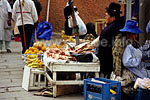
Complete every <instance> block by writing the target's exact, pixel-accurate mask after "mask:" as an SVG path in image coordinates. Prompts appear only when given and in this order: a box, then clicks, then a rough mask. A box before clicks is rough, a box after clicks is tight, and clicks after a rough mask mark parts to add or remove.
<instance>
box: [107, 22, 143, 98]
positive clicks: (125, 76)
mask: <svg viewBox="0 0 150 100" xmlns="http://www.w3.org/2000/svg"><path fill="white" fill-rule="evenodd" d="M120 32H121V33H120V34H118V35H117V36H116V39H115V42H114V46H113V48H112V55H113V72H112V74H111V78H110V79H112V80H116V81H120V82H121V86H122V91H123V92H122V99H121V100H133V99H131V97H132V96H131V94H132V93H133V91H132V90H133V86H132V82H133V80H134V79H135V77H136V75H135V74H134V73H132V72H131V71H129V70H128V69H127V68H126V67H125V66H124V65H123V63H122V57H123V53H124V50H125V48H126V47H127V46H128V45H129V44H131V45H132V46H133V47H134V48H139V47H140V44H139V42H138V41H137V37H138V35H139V34H141V33H142V31H141V30H140V29H139V28H138V23H137V21H135V20H127V21H126V23H125V26H124V28H123V29H120Z"/></svg>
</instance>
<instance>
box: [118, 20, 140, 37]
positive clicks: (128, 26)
mask: <svg viewBox="0 0 150 100" xmlns="http://www.w3.org/2000/svg"><path fill="white" fill-rule="evenodd" d="M137 24H138V23H137V21H135V20H127V21H126V23H125V26H124V28H123V29H120V31H121V32H131V33H134V34H140V33H142V31H141V30H140V29H139V28H138V26H137Z"/></svg>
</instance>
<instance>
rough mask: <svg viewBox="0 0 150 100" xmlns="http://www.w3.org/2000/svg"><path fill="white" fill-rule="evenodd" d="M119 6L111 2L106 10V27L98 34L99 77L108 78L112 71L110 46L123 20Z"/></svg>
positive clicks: (122, 24)
mask: <svg viewBox="0 0 150 100" xmlns="http://www.w3.org/2000/svg"><path fill="white" fill-rule="evenodd" d="M120 8H121V6H120V4H118V3H115V2H112V3H110V5H109V7H108V8H106V17H105V18H106V24H107V26H106V27H105V28H104V30H103V31H102V32H101V34H100V38H99V48H98V49H99V50H98V57H99V60H100V77H105V78H110V74H111V72H112V70H113V56H112V46H113V41H114V38H115V36H116V35H117V34H118V33H119V30H120V29H121V28H123V26H124V23H125V20H124V18H123V17H120V14H121V11H120Z"/></svg>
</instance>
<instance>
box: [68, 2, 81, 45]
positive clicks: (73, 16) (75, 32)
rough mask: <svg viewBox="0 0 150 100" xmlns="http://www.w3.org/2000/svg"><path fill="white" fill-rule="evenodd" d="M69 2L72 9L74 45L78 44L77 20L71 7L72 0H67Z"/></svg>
mask: <svg viewBox="0 0 150 100" xmlns="http://www.w3.org/2000/svg"><path fill="white" fill-rule="evenodd" d="M69 4H70V5H71V9H72V19H73V29H74V33H73V34H74V35H75V37H76V45H79V44H80V40H79V29H78V26H77V20H76V17H75V11H74V7H73V1H72V0H69Z"/></svg>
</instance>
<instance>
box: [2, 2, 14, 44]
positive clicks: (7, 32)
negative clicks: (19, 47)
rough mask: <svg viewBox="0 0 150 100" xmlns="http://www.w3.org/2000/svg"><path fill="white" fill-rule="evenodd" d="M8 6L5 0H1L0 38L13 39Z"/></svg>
mask: <svg viewBox="0 0 150 100" xmlns="http://www.w3.org/2000/svg"><path fill="white" fill-rule="evenodd" d="M7 20H8V8H7V2H6V1H5V0H0V40H6V41H10V40H11V35H12V31H11V27H10V26H9V27H8V25H7Z"/></svg>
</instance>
